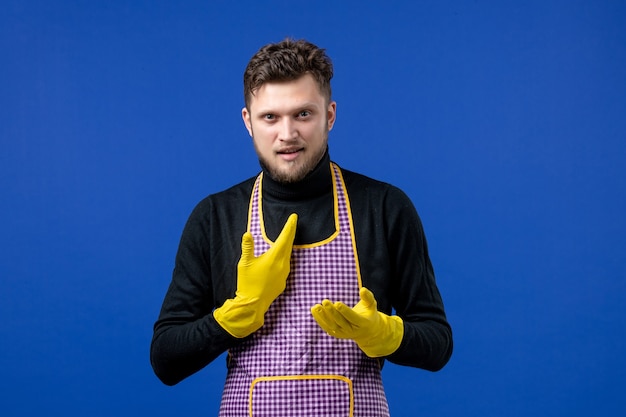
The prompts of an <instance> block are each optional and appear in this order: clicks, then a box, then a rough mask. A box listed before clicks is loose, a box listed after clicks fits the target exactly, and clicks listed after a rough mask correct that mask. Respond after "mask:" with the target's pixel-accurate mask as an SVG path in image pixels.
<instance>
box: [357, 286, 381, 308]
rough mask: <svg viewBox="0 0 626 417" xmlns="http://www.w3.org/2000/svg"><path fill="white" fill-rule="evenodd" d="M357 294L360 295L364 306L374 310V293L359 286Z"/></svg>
mask: <svg viewBox="0 0 626 417" xmlns="http://www.w3.org/2000/svg"><path fill="white" fill-rule="evenodd" d="M359 296H360V297H361V303H362V304H363V307H365V308H373V309H374V310H376V307H377V306H376V298H375V297H374V293H373V292H371V291H370V290H368V289H367V288H365V287H361V289H360V290H359Z"/></svg>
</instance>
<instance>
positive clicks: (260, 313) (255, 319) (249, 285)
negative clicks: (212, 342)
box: [213, 214, 298, 338]
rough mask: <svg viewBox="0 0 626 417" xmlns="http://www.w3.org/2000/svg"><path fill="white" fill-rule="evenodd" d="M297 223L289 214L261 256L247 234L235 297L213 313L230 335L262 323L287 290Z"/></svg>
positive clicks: (245, 332)
mask: <svg viewBox="0 0 626 417" xmlns="http://www.w3.org/2000/svg"><path fill="white" fill-rule="evenodd" d="M297 222H298V216H297V215H296V214H292V215H291V216H289V218H288V219H287V222H286V223H285V226H284V227H283V230H282V231H281V232H280V235H279V236H278V238H277V239H276V242H274V244H273V245H272V246H271V247H270V249H269V250H268V251H267V252H265V253H264V254H262V255H261V256H259V257H255V256H254V240H253V238H252V235H251V234H250V233H249V232H246V233H244V235H243V237H242V239H241V258H240V259H239V263H238V264H237V290H236V292H235V298H231V299H228V300H226V301H225V302H224V304H223V305H222V306H221V307H220V308H217V309H215V311H214V312H213V317H215V320H217V322H218V323H219V324H220V326H222V327H223V328H224V330H226V331H227V332H228V333H230V334H231V335H233V336H235V337H239V338H242V337H246V336H248V335H249V334H251V333H253V332H255V331H256V330H258V329H259V328H260V327H261V326H263V320H264V316H265V313H266V312H267V310H268V309H269V307H270V305H271V304H272V302H273V301H274V300H275V299H276V298H277V297H278V296H279V295H280V294H281V293H282V292H283V291H284V290H285V287H286V285H287V276H288V275H289V270H290V268H291V265H290V262H291V249H292V247H293V239H294V237H295V235H296V223H297Z"/></svg>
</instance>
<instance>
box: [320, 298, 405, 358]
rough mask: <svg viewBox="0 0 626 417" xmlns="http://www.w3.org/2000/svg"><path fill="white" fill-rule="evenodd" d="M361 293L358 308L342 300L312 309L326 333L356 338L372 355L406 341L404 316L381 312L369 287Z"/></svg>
mask: <svg viewBox="0 0 626 417" xmlns="http://www.w3.org/2000/svg"><path fill="white" fill-rule="evenodd" d="M359 295H360V297H361V301H359V302H358V303H357V305H355V306H354V308H350V307H348V306H347V305H345V304H344V303H342V302H336V303H333V302H331V301H330V300H324V301H322V304H316V305H314V306H313V307H312V308H311V314H313V318H314V319H315V321H316V322H317V324H319V326H320V327H321V328H322V329H323V330H324V331H325V332H326V333H328V334H329V335H331V336H334V337H336V338H339V339H352V340H354V341H355V342H356V344H357V345H358V346H359V348H360V349H361V350H362V351H363V352H365V354H366V355H367V356H369V357H371V358H378V357H382V356H387V355H390V354H392V353H393V352H395V351H396V350H397V349H398V348H399V347H400V343H401V342H402V336H403V335H404V323H403V322H402V319H401V318H400V317H398V316H388V315H386V314H384V313H381V312H379V311H378V310H377V309H376V299H375V298H374V294H372V292H371V291H370V290H368V289H367V288H365V287H363V288H361V290H360V291H359Z"/></svg>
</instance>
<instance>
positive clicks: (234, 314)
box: [213, 297, 265, 339]
mask: <svg viewBox="0 0 626 417" xmlns="http://www.w3.org/2000/svg"><path fill="white" fill-rule="evenodd" d="M258 304H259V300H258V298H242V297H235V298H231V299H228V300H226V301H225V302H224V304H223V305H222V306H221V307H219V308H216V309H215V310H214V311H213V317H214V318H215V320H216V321H217V323H218V324H219V325H220V326H221V327H222V328H223V329H224V330H226V331H227V332H228V333H229V334H230V335H231V336H233V337H236V338H239V339H241V338H244V337H246V336H249V335H250V334H252V333H254V332H255V331H257V330H258V329H260V328H261V326H263V322H264V317H265V310H263V309H260V308H259V305H258Z"/></svg>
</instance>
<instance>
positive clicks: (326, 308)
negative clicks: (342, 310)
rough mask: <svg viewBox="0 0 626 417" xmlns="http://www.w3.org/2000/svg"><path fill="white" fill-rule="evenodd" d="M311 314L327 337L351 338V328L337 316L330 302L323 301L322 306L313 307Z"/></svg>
mask: <svg viewBox="0 0 626 417" xmlns="http://www.w3.org/2000/svg"><path fill="white" fill-rule="evenodd" d="M311 314H312V315H313V318H314V319H315V321H316V322H317V324H318V325H319V326H320V327H321V328H322V330H324V331H325V332H326V333H328V334H329V335H331V336H334V337H336V338H339V339H350V338H352V328H351V326H350V325H349V323H346V321H345V320H344V319H343V318H342V317H341V315H340V314H337V312H336V310H335V306H334V305H333V303H331V302H330V301H328V300H324V302H323V303H322V304H316V305H315V306H313V308H311ZM338 320H339V321H338Z"/></svg>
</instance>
